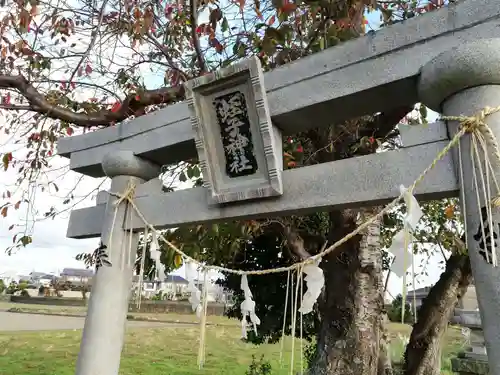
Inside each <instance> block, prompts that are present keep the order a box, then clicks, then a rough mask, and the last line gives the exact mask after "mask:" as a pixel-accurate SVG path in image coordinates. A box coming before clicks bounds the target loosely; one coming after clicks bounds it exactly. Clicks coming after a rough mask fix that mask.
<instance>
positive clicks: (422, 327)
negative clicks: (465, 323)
mask: <svg viewBox="0 0 500 375" xmlns="http://www.w3.org/2000/svg"><path fill="white" fill-rule="evenodd" d="M471 280H472V271H471V266H470V261H469V256H468V255H461V254H453V255H452V256H450V258H449V259H448V261H447V262H446V269H445V271H444V272H443V274H442V275H441V277H440V279H439V281H438V282H437V283H436V284H435V285H434V286H433V287H432V288H431V290H430V292H429V295H428V296H427V297H426V298H425V300H424V302H423V304H422V306H421V307H420V309H419V311H418V314H417V322H416V323H415V325H414V326H413V331H412V333H411V336H410V342H409V343H408V345H407V347H406V352H405V356H404V362H403V373H404V375H439V374H440V373H441V342H442V338H443V336H444V334H445V332H446V328H447V326H448V321H449V318H450V316H451V314H452V312H453V310H454V309H455V306H456V303H457V301H458V299H459V298H460V297H461V296H463V295H464V293H465V292H466V291H467V287H468V286H469V284H470V283H471Z"/></svg>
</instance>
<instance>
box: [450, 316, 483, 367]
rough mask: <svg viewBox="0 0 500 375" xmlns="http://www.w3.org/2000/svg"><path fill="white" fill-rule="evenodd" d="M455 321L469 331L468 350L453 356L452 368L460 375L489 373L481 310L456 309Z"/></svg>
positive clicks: (467, 335) (467, 334)
mask: <svg viewBox="0 0 500 375" xmlns="http://www.w3.org/2000/svg"><path fill="white" fill-rule="evenodd" d="M454 322H455V323H457V324H459V325H460V326H462V327H464V328H465V329H466V330H468V331H466V332H467V333H466V337H467V341H468V342H467V347H466V350H465V351H464V352H462V353H460V354H459V356H458V358H452V360H451V365H452V370H453V371H454V372H455V373H457V374H458V375H489V368H488V356H487V354H486V346H485V344H484V332H483V327H482V325H481V316H480V314H479V311H475V310H472V311H471V310H461V309H455V317H454Z"/></svg>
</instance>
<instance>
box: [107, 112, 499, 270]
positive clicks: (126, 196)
mask: <svg viewBox="0 0 500 375" xmlns="http://www.w3.org/2000/svg"><path fill="white" fill-rule="evenodd" d="M497 112H500V106H498V107H495V108H490V107H486V108H484V109H483V110H481V111H480V112H478V113H477V114H476V115H474V116H443V117H441V120H444V121H458V122H459V123H460V124H459V130H458V132H457V133H456V134H455V136H454V137H453V138H452V139H451V140H450V142H449V143H448V144H447V145H446V146H445V147H444V148H443V149H442V150H441V151H440V152H439V153H438V154H437V156H436V158H435V159H434V160H433V161H432V163H431V164H430V165H429V166H428V167H427V168H426V169H425V170H424V171H423V172H422V173H421V174H420V175H419V176H418V177H417V179H416V180H415V181H414V182H413V183H412V184H411V185H410V186H409V187H408V188H407V190H406V191H402V192H401V194H400V195H399V196H398V197H397V198H395V199H394V200H393V201H391V202H390V203H389V204H387V205H386V206H385V207H384V208H383V209H382V210H381V211H380V212H379V213H377V214H376V215H374V216H372V217H371V218H370V219H369V220H367V221H365V222H364V223H363V224H361V225H359V226H358V227H357V228H356V229H355V230H353V231H352V232H351V233H349V234H347V235H346V236H345V237H343V238H341V239H340V240H338V241H337V242H335V243H334V244H332V245H331V246H330V247H328V248H326V249H325V250H323V251H322V252H320V253H318V254H316V255H313V256H311V257H310V258H308V259H306V260H303V261H301V262H297V263H295V264H292V265H290V266H287V267H277V268H270V269H264V270H239V269H233V268H227V267H221V266H216V265H206V264H202V263H200V262H199V261H197V260H196V259H194V258H192V257H191V256H189V255H187V254H186V253H184V252H183V251H182V250H180V249H179V248H178V247H177V246H175V245H174V244H172V243H171V242H170V241H168V240H167V239H166V238H165V237H164V236H163V235H162V234H161V233H159V232H158V231H157V230H156V229H155V228H154V227H153V226H152V225H151V224H149V223H148V221H147V220H146V218H145V217H144V215H143V214H142V212H141V211H140V210H139V208H138V207H137V204H136V203H135V201H134V191H135V189H134V186H133V185H132V186H129V187H128V188H127V190H126V191H125V193H116V192H110V193H109V194H110V195H112V196H115V197H118V198H119V199H118V200H117V202H116V203H117V204H119V203H121V202H123V201H127V202H128V203H129V204H130V206H131V207H132V208H133V209H134V211H135V212H136V214H137V216H138V217H139V218H140V219H141V220H142V221H143V222H144V225H145V227H148V228H149V230H150V231H151V232H155V233H157V234H158V238H160V239H161V240H162V241H163V242H165V243H166V244H167V245H168V246H169V247H170V248H172V250H174V251H175V252H176V253H177V254H179V255H181V256H182V257H183V258H184V259H185V260H187V261H190V262H193V263H195V264H198V265H199V266H200V267H201V268H202V269H204V270H208V269H211V270H215V271H219V272H226V273H232V274H236V275H267V274H272V273H281V272H288V271H293V270H300V269H301V268H302V267H303V266H305V265H306V264H309V263H313V262H315V261H316V260H318V259H320V258H323V257H325V256H326V255H328V254H330V253H332V252H334V251H335V250H336V249H338V248H339V247H340V246H341V245H343V244H344V243H346V242H347V241H349V240H350V239H352V238H353V237H354V236H356V235H358V234H359V233H360V232H362V231H363V230H365V229H366V228H367V227H368V226H369V225H370V224H371V223H372V222H373V221H375V220H379V219H380V218H382V216H383V215H384V214H386V213H387V212H389V211H390V210H392V209H393V208H395V207H396V206H397V205H398V204H399V202H400V201H401V199H403V197H404V194H406V192H410V193H413V190H414V189H415V187H416V186H417V185H418V184H419V183H421V182H422V180H423V179H424V177H425V176H426V175H427V174H428V173H429V172H430V171H431V170H432V169H433V168H434V167H435V166H436V164H437V163H438V162H439V161H440V160H441V159H443V157H444V156H445V155H446V154H447V153H448V152H449V151H450V150H451V149H452V148H453V147H454V146H456V145H457V144H458V143H459V141H460V139H461V138H462V136H464V135H465V134H472V135H473V136H474V135H476V136H482V137H483V139H484V140H485V143H486V147H487V148H488V149H490V150H491V151H492V153H493V155H494V157H495V159H496V161H497V162H498V163H499V164H500V147H499V146H498V142H497V140H496V137H495V135H494V134H493V132H492V130H491V128H490V127H489V126H488V124H486V122H485V119H486V117H488V116H489V115H492V114H494V113H497ZM491 203H492V204H494V205H499V206H500V196H498V195H497V196H496V197H495V198H493V199H492V201H491Z"/></svg>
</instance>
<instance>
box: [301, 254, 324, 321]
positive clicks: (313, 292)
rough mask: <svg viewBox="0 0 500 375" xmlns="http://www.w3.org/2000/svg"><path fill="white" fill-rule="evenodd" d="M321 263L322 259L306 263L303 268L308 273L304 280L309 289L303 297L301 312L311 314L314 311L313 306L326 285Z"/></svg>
mask: <svg viewBox="0 0 500 375" xmlns="http://www.w3.org/2000/svg"><path fill="white" fill-rule="evenodd" d="M320 263H321V259H319V260H317V261H315V262H314V263H309V264H306V265H305V266H304V268H303V272H304V273H305V274H306V277H305V278H304V280H305V282H306V285H307V290H306V292H305V293H304V296H303V297H302V304H301V306H300V309H299V312H300V313H302V314H309V313H310V312H312V311H313V306H314V304H315V303H316V301H317V300H318V298H319V295H320V294H321V289H323V286H324V285H325V275H324V274H323V270H322V269H321V268H319V264H320Z"/></svg>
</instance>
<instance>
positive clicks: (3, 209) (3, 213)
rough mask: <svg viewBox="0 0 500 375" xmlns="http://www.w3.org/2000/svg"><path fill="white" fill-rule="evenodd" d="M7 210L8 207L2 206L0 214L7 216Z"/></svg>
mask: <svg viewBox="0 0 500 375" xmlns="http://www.w3.org/2000/svg"><path fill="white" fill-rule="evenodd" d="M8 211H9V207H4V208H2V211H0V215H2V216H3V217H7V212H8Z"/></svg>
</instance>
